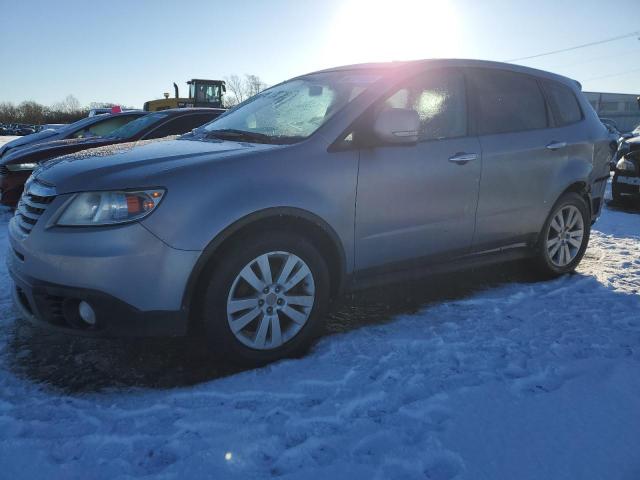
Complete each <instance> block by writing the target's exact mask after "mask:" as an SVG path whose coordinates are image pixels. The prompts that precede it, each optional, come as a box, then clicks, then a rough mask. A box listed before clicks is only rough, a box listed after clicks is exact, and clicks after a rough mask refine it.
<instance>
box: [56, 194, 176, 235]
mask: <svg viewBox="0 0 640 480" xmlns="http://www.w3.org/2000/svg"><path fill="white" fill-rule="evenodd" d="M164 194H165V190H164V189H158V188H156V189H154V190H139V191H116V192H84V193H78V194H76V195H75V196H74V197H73V198H72V199H71V201H70V202H69V203H68V204H67V206H66V207H65V209H64V211H63V212H62V214H61V215H60V217H58V219H57V221H56V225H62V226H98V225H114V224H118V223H126V222H132V221H134V220H140V219H141V218H144V217H146V216H147V215H149V214H150V213H151V212H152V211H153V210H154V209H155V208H156V207H157V206H158V204H159V203H160V201H161V200H162V197H164Z"/></svg>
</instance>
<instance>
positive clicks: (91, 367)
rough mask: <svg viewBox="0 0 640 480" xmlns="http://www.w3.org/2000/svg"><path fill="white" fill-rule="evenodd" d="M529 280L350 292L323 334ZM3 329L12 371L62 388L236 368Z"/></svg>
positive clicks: (138, 346)
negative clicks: (6, 332) (6, 336)
mask: <svg viewBox="0 0 640 480" xmlns="http://www.w3.org/2000/svg"><path fill="white" fill-rule="evenodd" d="M536 280H537V278H536V276H535V275H534V274H533V273H532V272H530V271H529V270H528V269H527V266H526V264H525V263H524V262H512V263H507V264H503V265H500V266H499V267H498V268H496V266H493V267H488V268H480V269H475V270H472V271H470V272H469V271H467V272H461V273H455V274H446V275H437V276H434V277H430V278H428V279H425V280H419V281H413V282H411V283H403V284H398V285H393V286H386V287H383V288H374V289H370V290H366V291H362V292H358V293H356V294H350V295H347V296H345V297H343V298H341V299H340V300H339V301H338V302H337V304H336V305H335V306H334V308H333V309H332V313H330V314H329V315H328V317H327V319H326V326H327V328H326V332H327V333H326V334H327V335H330V334H335V333H342V332H348V331H350V330H353V329H356V328H359V327H362V326H366V325H375V324H380V323H384V322H387V321H389V320H391V319H393V318H394V317H395V316H397V315H399V314H411V313H414V312H417V311H418V310H420V309H422V308H424V307H425V306H428V305H429V304H432V303H436V302H442V301H447V300H452V299H459V298H463V297H466V296H468V295H470V294H473V293H474V292H478V291H481V290H485V289H487V288H491V287H495V286H498V285H501V284H505V283H512V282H521V283H529V282H534V281H536ZM8 333H9V338H8V351H7V354H8V355H7V357H8V362H9V364H10V367H11V368H12V370H13V371H14V372H15V373H16V374H17V375H19V376H22V377H26V378H28V379H29V380H31V381H33V382H36V383H41V384H43V385H45V386H48V387H53V388H54V389H59V390H62V391H64V392H67V393H81V392H96V391H106V390H112V389H126V388H159V389H163V388H171V387H177V386H188V385H193V384H197V383H201V382H205V381H208V380H213V379H216V378H221V377H224V376H228V375H232V374H235V373H238V372H240V371H242V370H243V368H241V367H238V366H236V365H233V364H231V363H227V362H224V361H221V360H220V359H216V358H215V357H212V356H211V355H210V352H209V351H208V350H207V348H206V346H205V345H203V344H202V343H201V342H200V341H198V340H194V339H189V338H149V339H94V338H86V337H74V336H69V335H62V334H57V333H51V332H48V331H46V332H45V331H43V330H42V329H39V328H37V327H33V326H31V325H28V324H26V323H25V322H21V321H18V322H16V323H15V326H14V327H12V329H11V331H10V332H8Z"/></svg>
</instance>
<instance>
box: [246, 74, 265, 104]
mask: <svg viewBox="0 0 640 480" xmlns="http://www.w3.org/2000/svg"><path fill="white" fill-rule="evenodd" d="M244 85H245V89H246V92H247V98H251V97H253V96H254V95H257V94H258V93H260V92H261V91H262V90H264V89H265V88H267V84H266V83H264V82H263V81H262V80H260V77H259V76H257V75H245V76H244Z"/></svg>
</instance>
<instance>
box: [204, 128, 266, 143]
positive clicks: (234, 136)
mask: <svg viewBox="0 0 640 480" xmlns="http://www.w3.org/2000/svg"><path fill="white" fill-rule="evenodd" d="M205 136H206V137H207V138H211V137H214V138H222V139H229V140H240V141H242V140H244V141H247V142H258V143H272V137H271V136H269V135H266V134H264V133H258V132H247V131H246V130H238V129H236V128H221V129H220V130H211V131H209V132H208V133H207V134H206V135H205Z"/></svg>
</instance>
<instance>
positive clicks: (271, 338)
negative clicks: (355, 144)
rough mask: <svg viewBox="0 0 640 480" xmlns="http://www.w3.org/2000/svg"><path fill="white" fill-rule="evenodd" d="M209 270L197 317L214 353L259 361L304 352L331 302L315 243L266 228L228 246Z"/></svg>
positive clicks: (242, 360) (323, 264) (235, 359)
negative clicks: (251, 236) (207, 282)
mask: <svg viewBox="0 0 640 480" xmlns="http://www.w3.org/2000/svg"><path fill="white" fill-rule="evenodd" d="M221 257H222V258H221V259H220V260H219V264H218V265H216V266H214V267H213V268H212V269H211V272H212V273H211V276H210V279H209V284H208V286H207V288H206V290H205V299H204V305H203V308H202V318H201V321H202V323H203V325H204V327H205V332H206V336H207V340H208V344H209V345H210V347H211V348H212V349H214V350H215V353H219V354H222V355H223V356H224V357H226V358H228V359H229V360H231V361H233V362H236V363H242V364H245V365H261V364H264V363H268V362H271V361H274V360H278V359H280V358H285V357H290V356H295V355H298V354H300V353H302V352H304V351H305V350H306V349H307V348H308V347H309V345H310V344H311V342H312V341H313V339H314V338H315V337H316V336H317V334H318V333H319V330H320V328H321V325H322V320H323V316H324V314H325V313H326V311H327V306H328V303H329V273H328V268H327V265H326V262H325V261H324V259H323V258H322V256H321V254H320V253H319V252H318V250H317V249H316V248H315V246H314V245H313V244H311V243H310V242H309V241H307V240H306V239H305V238H303V237H300V236H298V235H297V234H294V233H285V232H265V233H263V234H261V235H260V236H259V237H257V238H246V239H244V240H243V241H240V242H239V243H238V244H237V245H236V246H235V247H233V248H230V249H228V250H227V251H225V252H224V255H222V256H221Z"/></svg>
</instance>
